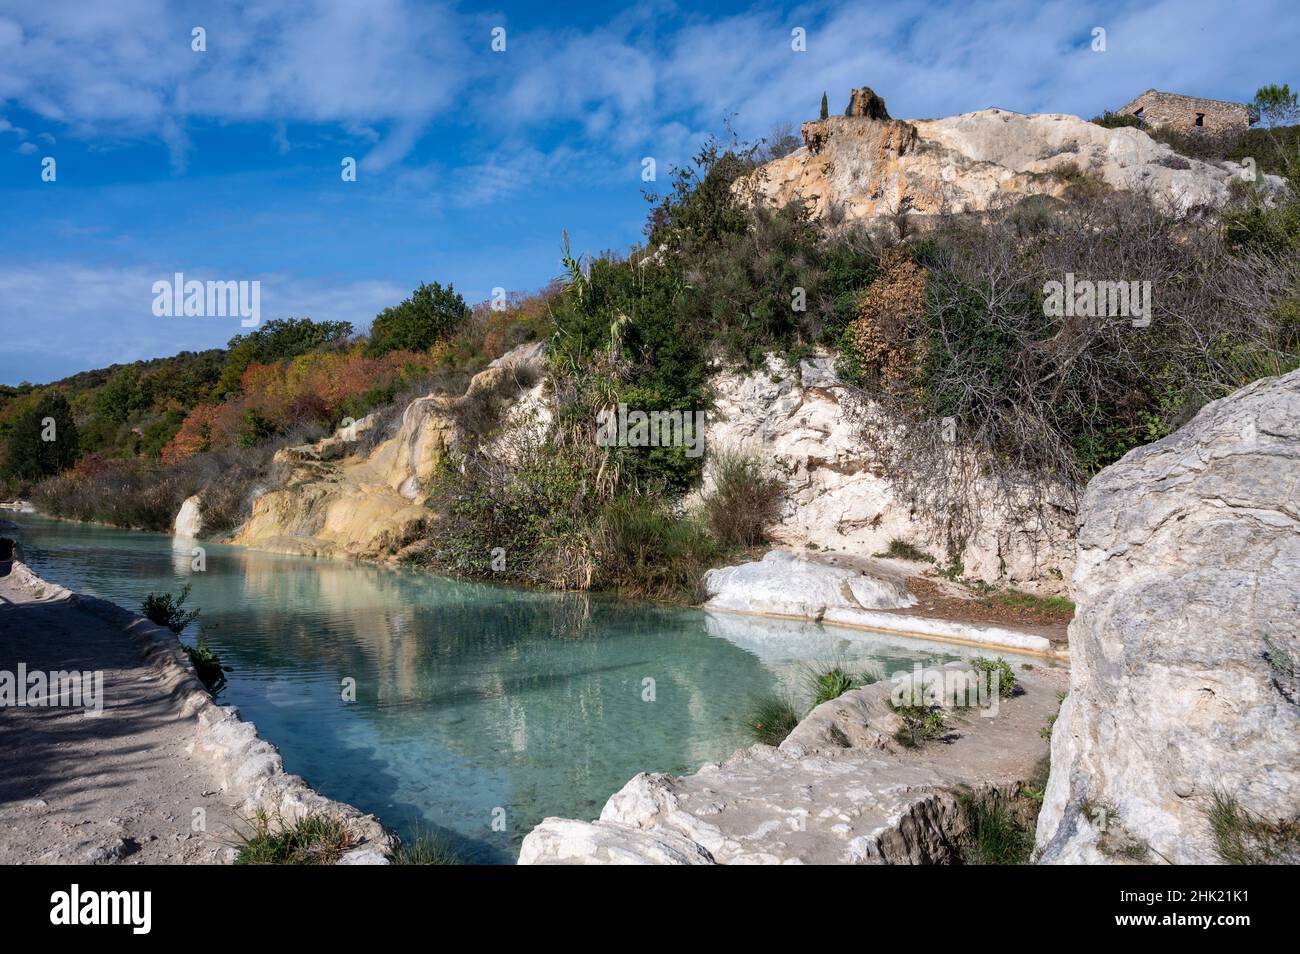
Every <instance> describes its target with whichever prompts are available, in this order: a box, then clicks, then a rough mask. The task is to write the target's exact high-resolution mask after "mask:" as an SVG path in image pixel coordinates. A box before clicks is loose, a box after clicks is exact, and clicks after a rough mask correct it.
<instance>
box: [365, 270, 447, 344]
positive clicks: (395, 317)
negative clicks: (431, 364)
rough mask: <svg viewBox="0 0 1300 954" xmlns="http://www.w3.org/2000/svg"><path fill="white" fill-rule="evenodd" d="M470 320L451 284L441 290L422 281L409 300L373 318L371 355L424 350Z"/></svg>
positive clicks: (437, 286) (437, 285)
mask: <svg viewBox="0 0 1300 954" xmlns="http://www.w3.org/2000/svg"><path fill="white" fill-rule="evenodd" d="M469 317H470V310H469V306H468V305H466V304H465V299H464V298H462V297H461V296H460V295H459V294H457V292H456V289H455V287H454V286H453V285H450V284H448V285H447V287H446V288H444V287H443V286H442V285H441V284H439V283H438V282H433V283H432V284H429V285H426V284H425V283H424V282H421V283H420V287H419V288H417V289H416V290H415V291H414V292H412V293H411V297H410V298H407V299H406V300H405V301H403V302H402V303H401V304H400V305H394V306H393V307H391V308H385V309H384V310H383V311H381V312H380V313H379V314H378V315H376V316H375V320H374V322H373V323H372V324H371V326H370V349H369V350H370V353H371V354H373V355H381V354H387V353H388V352H389V351H398V350H409V351H427V350H428V349H429V348H431V347H433V345H435V344H437V343H438V342H439V341H442V340H443V339H444V338H446V337H448V336H449V335H451V333H452V332H454V331H455V330H456V329H457V328H458V327H460V325H462V324H463V323H464V322H466V321H468V320H469Z"/></svg>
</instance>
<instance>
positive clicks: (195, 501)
mask: <svg viewBox="0 0 1300 954" xmlns="http://www.w3.org/2000/svg"><path fill="white" fill-rule="evenodd" d="M201 505H202V500H200V498H199V495H198V494H195V495H194V496H193V497H186V498H185V502H184V503H182V504H181V509H180V510H178V511H176V520H175V522H174V523H173V525H172V535H173V536H177V537H182V538H185V539H191V540H192V539H194V538H195V537H197V536H198V535H199V534H200V533H202V532H203V512H202V509H201Z"/></svg>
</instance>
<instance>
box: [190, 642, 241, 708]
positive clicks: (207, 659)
mask: <svg viewBox="0 0 1300 954" xmlns="http://www.w3.org/2000/svg"><path fill="white" fill-rule="evenodd" d="M181 648H182V649H184V650H185V655H186V656H188V657H189V658H190V663H191V664H192V665H193V666H194V672H195V674H196V675H197V676H198V677H199V681H200V682H202V683H203V687H204V688H205V689H207V690H208V692H210V693H212V695H214V696H215V695H216V694H217V693H219V692H220V691H221V690H222V689H224V688H225V686H226V673H227V672H228V671H229V670H227V669H226V667H225V666H223V665H221V660H220V659H219V658H217V654H216V653H214V652H213V651H212V650H211V649H209V648H208V647H207V646H205V645H204V644H203V643H202V642H200V643H199V645H198V646H182V647H181Z"/></svg>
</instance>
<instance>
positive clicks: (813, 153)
mask: <svg viewBox="0 0 1300 954" xmlns="http://www.w3.org/2000/svg"><path fill="white" fill-rule="evenodd" d="M803 136H804V141H805V143H807V145H806V146H805V147H804V148H802V149H798V150H796V151H795V152H793V153H791V154H790V155H788V156H784V157H782V158H781V159H777V160H774V161H773V162H769V163H767V164H766V165H765V166H763V167H762V169H761V170H759V172H758V173H757V174H756V175H755V176H754V178H753V180H752V181H753V183H754V184H755V186H756V188H757V191H758V193H759V194H761V195H763V196H765V197H766V198H767V199H768V200H770V201H772V202H773V203H775V204H777V205H784V204H785V203H786V202H789V201H791V200H792V199H795V198H803V199H805V200H807V201H809V203H810V204H811V206H812V208H813V210H814V212H816V213H817V214H824V213H826V212H828V211H829V210H830V209H832V208H835V209H838V210H839V211H840V212H841V213H842V214H843V216H844V219H845V220H846V221H850V222H851V221H867V222H870V221H871V220H874V219H881V218H883V217H886V216H889V215H891V214H893V213H894V212H896V211H901V212H902V213H904V214H907V215H909V216H926V215H936V214H940V213H945V212H977V211H984V210H987V209H990V208H994V207H996V206H998V205H1001V204H1003V203H1005V202H1007V201H1008V200H1010V201H1015V200H1017V199H1019V198H1022V197H1024V196H1029V195H1062V194H1064V193H1065V191H1066V190H1067V189H1068V187H1069V184H1070V181H1071V174H1077V173H1083V174H1085V175H1090V176H1095V177H1097V178H1098V179H1100V180H1101V181H1102V182H1104V183H1105V184H1106V185H1108V186H1110V187H1111V188H1113V189H1125V190H1130V191H1143V192H1149V193H1151V194H1152V195H1153V196H1154V197H1155V198H1157V199H1158V200H1161V201H1164V202H1166V203H1167V204H1169V205H1170V206H1172V207H1175V208H1179V209H1187V208H1190V207H1193V206H1210V207H1217V206H1220V205H1223V204H1224V202H1226V201H1227V199H1228V184H1229V183H1230V182H1231V181H1232V179H1233V178H1234V177H1237V178H1239V177H1240V176H1241V174H1242V167H1241V166H1240V165H1238V164H1236V163H1232V162H1225V163H1222V164H1213V163H1206V162H1201V161H1199V160H1196V159H1186V158H1183V157H1180V156H1177V155H1176V154H1175V153H1174V151H1173V150H1172V149H1170V147H1168V146H1166V145H1164V144H1163V143H1159V142H1156V141H1155V140H1154V139H1152V138H1151V137H1150V136H1148V135H1147V134H1146V133H1144V132H1142V131H1141V130H1138V129H1133V128H1120V129H1104V128H1102V127H1101V126H1098V125H1096V124H1095V123H1091V122H1088V121H1086V120H1083V119H1081V118H1080V117H1078V116H1069V115H1064V114H1060V113H1048V114H1040V115H1026V114H1023V113H1014V112H1010V111H1008V110H1004V109H982V110H979V111H978V112H973V113H963V114H962V115H960V116H949V117H946V118H944V119H920V120H872V119H867V118H864V117H857V116H832V117H830V118H829V119H824V120H818V121H815V122H809V123H805V124H804V126H803ZM1062 173H1065V174H1062ZM1265 184H1266V185H1272V186H1280V185H1281V180H1279V179H1277V178H1276V177H1275V176H1267V177H1265Z"/></svg>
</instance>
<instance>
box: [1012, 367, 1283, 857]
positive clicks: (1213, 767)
mask: <svg viewBox="0 0 1300 954" xmlns="http://www.w3.org/2000/svg"><path fill="white" fill-rule="evenodd" d="M1079 520H1080V528H1079V559H1078V566H1077V568H1076V570H1075V574H1074V593H1075V600H1076V602H1077V606H1078V609H1077V613H1076V615H1075V617H1074V621H1073V623H1071V625H1070V653H1071V658H1072V661H1073V669H1072V672H1071V680H1070V694H1069V698H1068V699H1067V701H1066V703H1065V705H1064V707H1063V708H1062V710H1061V715H1060V718H1059V719H1058V721H1057V723H1056V727H1055V730H1054V732H1053V734H1052V773H1051V780H1050V783H1049V785H1048V789H1047V795H1046V799H1045V802H1044V806H1043V811H1042V815H1041V816H1040V818H1039V823H1038V832H1037V842H1038V846H1039V849H1040V851H1041V859H1042V860H1043V861H1044V862H1048V863H1080V862H1084V863H1104V862H1114V861H1121V860H1129V859H1136V860H1150V861H1159V860H1164V861H1167V862H1169V863H1172V864H1204V863H1214V862H1218V861H1220V860H1222V859H1221V857H1220V853H1219V851H1218V848H1217V845H1216V840H1215V837H1214V835H1213V832H1212V831H1211V826H1210V823H1209V820H1208V813H1209V811H1210V808H1211V805H1212V803H1213V800H1214V798H1215V796H1216V795H1218V796H1226V797H1228V798H1230V799H1235V801H1236V803H1237V804H1238V805H1239V806H1240V808H1241V809H1243V810H1244V811H1245V812H1247V813H1249V817H1250V818H1252V819H1256V820H1259V821H1261V822H1263V823H1266V824H1268V823H1276V822H1277V821H1278V820H1279V819H1291V818H1293V817H1294V816H1295V815H1296V813H1297V809H1298V808H1300V697H1298V695H1297V683H1296V673H1297V662H1298V661H1300V623H1298V621H1300V371H1293V372H1291V373H1290V374H1288V375H1285V376H1284V377H1280V378H1270V379H1265V380H1262V381H1257V382H1255V383H1254V384H1251V385H1250V386H1248V387H1246V388H1244V389H1242V390H1240V391H1238V392H1236V393H1235V394H1233V395H1231V396H1229V397H1226V398H1224V399H1222V400H1220V401H1216V402H1214V403H1212V404H1209V405H1207V406H1206V407H1205V408H1203V409H1202V410H1201V412H1200V413H1199V414H1198V415H1197V416H1196V417H1195V418H1194V419H1193V420H1192V421H1191V422H1190V423H1189V424H1187V425H1186V426H1185V427H1183V428H1182V429H1181V430H1179V431H1178V432H1177V433H1175V434H1173V435H1171V436H1169V437H1167V438H1165V439H1164V440H1161V441H1158V442H1156V443H1154V444H1150V445H1148V446H1146V447H1141V448H1138V449H1137V450H1134V451H1132V452H1130V453H1129V454H1128V455H1127V456H1125V457H1124V458H1123V459H1122V460H1120V461H1119V462H1118V463H1116V464H1113V465H1112V466H1110V467H1108V468H1106V469H1105V470H1103V471H1102V472H1101V473H1100V474H1098V475H1097V477H1096V478H1095V479H1094V480H1093V481H1092V482H1091V483H1090V484H1089V485H1088V489H1087V493H1086V495H1085V497H1084V500H1083V504H1082V508H1081V511H1080V517H1079ZM1295 850H1296V849H1295V845H1294V843H1293V844H1292V852H1293V853H1294V851H1295ZM1292 860H1293V861H1294V860H1300V859H1296V858H1295V857H1294V854H1293V856H1292Z"/></svg>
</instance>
